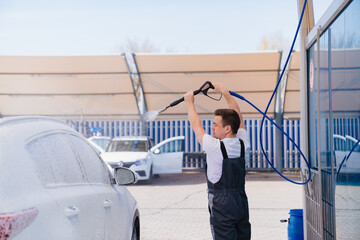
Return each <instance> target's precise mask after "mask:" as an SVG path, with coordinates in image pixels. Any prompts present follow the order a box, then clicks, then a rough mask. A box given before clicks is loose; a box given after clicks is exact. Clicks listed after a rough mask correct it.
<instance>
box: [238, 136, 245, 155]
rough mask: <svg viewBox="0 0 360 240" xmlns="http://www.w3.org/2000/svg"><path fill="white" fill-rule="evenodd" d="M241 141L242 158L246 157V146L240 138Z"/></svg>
mask: <svg viewBox="0 0 360 240" xmlns="http://www.w3.org/2000/svg"><path fill="white" fill-rule="evenodd" d="M239 140H240V145H241V152H240V157H245V144H244V141H243V140H241V139H240V138H239Z"/></svg>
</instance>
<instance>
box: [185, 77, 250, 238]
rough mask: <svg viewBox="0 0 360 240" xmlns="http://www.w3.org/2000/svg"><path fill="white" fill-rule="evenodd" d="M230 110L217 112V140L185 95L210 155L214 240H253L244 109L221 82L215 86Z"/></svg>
mask: <svg viewBox="0 0 360 240" xmlns="http://www.w3.org/2000/svg"><path fill="white" fill-rule="evenodd" d="M213 85H214V87H215V91H216V92H218V93H221V94H222V95H223V96H224V97H225V99H226V101H227V104H228V107H229V109H218V110H216V111H215V113H214V114H215V118H214V122H213V124H214V125H213V127H212V131H213V135H214V136H213V137H212V136H210V135H208V134H206V132H205V130H204V128H203V127H202V125H201V120H200V118H199V116H198V114H197V112H196V110H195V105H194V94H193V92H187V93H186V94H185V95H184V99H185V102H186V104H187V107H188V115H189V121H190V124H191V127H192V128H193V130H194V132H195V135H196V139H197V140H198V142H199V143H200V144H201V146H202V148H203V149H204V151H205V152H206V162H207V168H206V178H207V185H208V201H209V212H210V227H211V233H212V236H213V239H214V240H225V239H231V240H234V239H250V236H251V228H250V222H249V208H248V201H247V196H246V193H245V149H246V148H247V147H249V141H248V139H247V134H246V128H245V124H244V122H243V119H242V115H241V112H240V108H239V106H238V104H237V103H236V101H235V99H234V98H233V97H232V96H231V95H230V93H229V91H228V90H227V89H226V88H224V86H223V85H222V84H221V83H214V84H213Z"/></svg>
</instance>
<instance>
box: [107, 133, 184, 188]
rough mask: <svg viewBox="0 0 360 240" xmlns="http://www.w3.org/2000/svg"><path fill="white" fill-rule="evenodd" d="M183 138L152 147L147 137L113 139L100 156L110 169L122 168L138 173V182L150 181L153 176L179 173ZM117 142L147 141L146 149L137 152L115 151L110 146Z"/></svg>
mask: <svg viewBox="0 0 360 240" xmlns="http://www.w3.org/2000/svg"><path fill="white" fill-rule="evenodd" d="M184 139H185V137H184V136H179V137H173V138H169V139H166V140H165V141H162V142H160V143H159V144H157V145H156V146H153V147H152V144H151V141H150V139H149V138H148V137H119V138H114V139H112V140H111V142H110V143H109V145H108V148H107V149H106V151H105V153H102V154H101V156H102V158H103V159H104V161H105V162H107V163H108V164H109V165H110V166H111V167H112V168H114V167H116V166H123V167H127V168H130V169H131V170H133V171H134V172H136V173H138V179H139V180H150V181H151V178H152V175H153V174H167V173H181V172H182V162H183V156H184V150H183V145H184ZM117 141H125V142H131V141H144V142H145V141H147V142H148V144H147V145H146V147H144V148H142V150H139V151H130V150H129V151H128V150H125V151H120V150H119V151H117V150H114V149H111V148H112V146H113V145H112V144H115V142H117Z"/></svg>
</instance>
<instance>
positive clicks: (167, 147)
mask: <svg viewBox="0 0 360 240" xmlns="http://www.w3.org/2000/svg"><path fill="white" fill-rule="evenodd" d="M183 149H184V140H182V139H181V140H175V141H171V142H168V143H166V144H164V145H162V146H161V147H159V150H160V153H171V152H183V151H184V150H183Z"/></svg>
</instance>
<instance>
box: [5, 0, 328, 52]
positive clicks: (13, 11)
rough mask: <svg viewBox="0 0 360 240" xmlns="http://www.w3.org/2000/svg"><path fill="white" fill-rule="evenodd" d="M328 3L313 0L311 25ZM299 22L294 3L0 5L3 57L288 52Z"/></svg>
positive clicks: (61, 1)
mask: <svg viewBox="0 0 360 240" xmlns="http://www.w3.org/2000/svg"><path fill="white" fill-rule="evenodd" d="M331 2H332V0H313V5H314V15H315V22H317V21H318V19H319V18H320V17H321V15H322V14H323V13H324V11H325V10H326V9H327V7H328V6H329V5H330V4H331ZM297 21H298V10H297V0H273V1H269V0H252V1H244V0H221V1H220V0H181V1H179V0H127V1H123V0H101V1H100V0H0V56H1V55H3V56H5V55H15V56H42V55H43V56H49V55H50V56H51V55H54V56H56V55H109V54H119V53H120V52H121V50H122V49H123V46H125V45H126V43H127V42H129V39H130V41H133V42H134V41H135V42H138V43H140V44H141V43H145V42H147V43H149V44H150V45H152V46H153V47H154V48H156V49H157V51H158V52H173V53H241V52H253V51H258V50H260V48H261V42H262V39H263V38H266V39H275V40H276V39H277V41H280V40H281V41H283V42H284V44H283V45H288V48H290V44H291V42H292V39H293V37H294V35H295V30H296V27H297ZM296 46H298V45H296Z"/></svg>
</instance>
